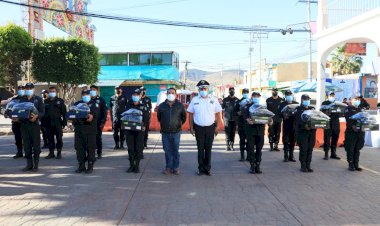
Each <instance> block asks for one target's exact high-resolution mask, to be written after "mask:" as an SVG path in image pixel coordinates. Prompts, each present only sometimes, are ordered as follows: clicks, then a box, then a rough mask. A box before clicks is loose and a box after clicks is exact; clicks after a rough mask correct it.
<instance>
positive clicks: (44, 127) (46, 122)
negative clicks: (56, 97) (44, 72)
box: [41, 90, 49, 149]
mask: <svg viewBox="0 0 380 226" xmlns="http://www.w3.org/2000/svg"><path fill="white" fill-rule="evenodd" d="M48 95H49V91H47V90H42V91H41V97H42V100H43V101H44V102H45V100H47V98H48ZM48 125H49V120H48V119H47V118H46V115H45V116H44V117H43V118H41V133H42V140H43V142H44V145H43V146H42V149H45V148H49V144H48V142H49V135H48V133H47V127H48Z"/></svg>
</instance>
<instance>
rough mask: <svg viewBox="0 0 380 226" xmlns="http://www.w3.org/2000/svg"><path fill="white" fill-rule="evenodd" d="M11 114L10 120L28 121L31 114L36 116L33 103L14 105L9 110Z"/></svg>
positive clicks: (36, 111) (36, 112)
mask: <svg viewBox="0 0 380 226" xmlns="http://www.w3.org/2000/svg"><path fill="white" fill-rule="evenodd" d="M9 110H10V111H11V112H12V114H11V117H12V118H16V119H28V118H29V117H30V115H31V114H34V115H38V110H37V108H36V107H35V106H34V104H33V103H30V102H24V103H15V104H13V106H12V108H10V109H9Z"/></svg>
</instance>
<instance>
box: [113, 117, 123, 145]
mask: <svg viewBox="0 0 380 226" xmlns="http://www.w3.org/2000/svg"><path fill="white" fill-rule="evenodd" d="M112 128H113V139H114V141H115V144H119V142H120V144H123V143H124V139H125V136H124V130H123V129H121V120H117V121H114V122H112Z"/></svg>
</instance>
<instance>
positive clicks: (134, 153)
mask: <svg viewBox="0 0 380 226" xmlns="http://www.w3.org/2000/svg"><path fill="white" fill-rule="evenodd" d="M129 109H137V110H140V111H142V113H143V120H142V122H143V127H142V130H141V131H132V130H125V135H126V138H127V145H128V157H129V163H130V165H129V168H128V170H127V173H132V172H134V173H140V160H141V157H142V153H143V149H144V146H143V145H144V135H145V133H144V132H145V130H146V125H147V123H148V122H149V115H148V114H149V111H148V108H147V105H146V104H145V103H143V102H142V100H140V90H139V89H136V90H135V91H134V92H133V94H132V98H131V100H130V101H128V104H127V107H126V110H129Z"/></svg>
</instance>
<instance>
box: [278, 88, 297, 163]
mask: <svg viewBox="0 0 380 226" xmlns="http://www.w3.org/2000/svg"><path fill="white" fill-rule="evenodd" d="M290 104H298V102H296V101H294V98H293V93H292V91H290V90H287V91H285V101H284V102H283V103H282V104H281V107H280V108H281V110H282V109H284V107H286V106H287V105H290ZM282 118H283V123H282V143H283V144H284V162H289V161H290V162H296V159H295V158H294V146H295V144H296V119H295V117H294V115H290V116H288V115H287V116H285V115H282Z"/></svg>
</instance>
